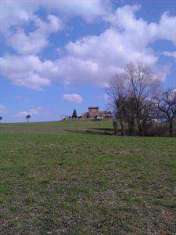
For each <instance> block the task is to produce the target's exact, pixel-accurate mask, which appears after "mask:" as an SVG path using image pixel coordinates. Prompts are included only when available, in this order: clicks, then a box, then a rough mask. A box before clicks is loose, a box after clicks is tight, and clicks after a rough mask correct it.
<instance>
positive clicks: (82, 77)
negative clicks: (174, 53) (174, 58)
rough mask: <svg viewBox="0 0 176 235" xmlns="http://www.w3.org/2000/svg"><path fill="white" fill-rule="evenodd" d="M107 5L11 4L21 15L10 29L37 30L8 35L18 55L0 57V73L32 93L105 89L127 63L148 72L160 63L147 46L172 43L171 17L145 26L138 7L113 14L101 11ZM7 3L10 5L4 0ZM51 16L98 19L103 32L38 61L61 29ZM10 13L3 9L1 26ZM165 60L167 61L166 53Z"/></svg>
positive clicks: (99, 0) (174, 19)
mask: <svg viewBox="0 0 176 235" xmlns="http://www.w3.org/2000/svg"><path fill="white" fill-rule="evenodd" d="M109 2H110V1H108V0H107V1H103V0H87V1H82V0H72V1H70V0H63V1H62V0H60V1H56V0H50V1H49V0H43V1H39V0H35V1H34V0H31V1H29V2H27V1H19V0H17V1H15V4H16V5H15V9H14V12H18V13H19V12H20V15H21V16H20V17H19V16H16V17H17V19H16V20H15V17H14V18H13V17H12V19H14V24H17V21H18V24H19V25H20V26H21V24H22V22H23V24H24V22H28V21H33V22H34V23H35V27H36V28H35V30H33V31H32V32H26V30H25V28H21V27H18V30H17V31H16V32H15V34H12V35H11V37H10V38H9V44H10V45H11V46H12V47H13V48H14V49H15V50H16V52H17V53H18V55H6V56H4V57H0V73H1V74H2V75H3V76H4V77H5V78H8V79H9V80H11V81H12V82H13V83H14V84H17V85H22V86H26V87H29V88H32V89H40V88H42V87H46V86H48V85H50V84H51V83H53V82H55V81H57V82H63V83H66V84H70V83H72V82H74V83H75V82H79V83H80V82H84V83H93V84H98V85H101V86H107V83H108V82H109V79H110V78H111V77H112V76H113V75H114V74H115V73H117V72H119V71H121V70H122V68H123V66H124V65H125V64H127V63H130V62H143V63H145V64H147V65H151V66H153V65H156V64H157V62H158V59H159V57H158V55H156V53H155V51H154V50H153V49H152V43H153V42H156V41H157V40H169V41H170V42H172V43H174V44H175V43H176V31H175V25H176V16H171V15H169V13H164V14H163V15H162V16H161V18H160V20H159V21H158V22H147V21H145V20H144V19H142V18H139V17H137V14H136V13H137V11H139V10H140V7H139V6H129V5H127V6H124V7H119V8H117V9H116V11H114V12H112V11H111V10H110V11H105V9H106V8H105V6H109ZM7 3H8V4H10V3H13V1H12V0H8V1H7ZM13 4H14V3H13ZM6 5H7V4H5V6H6ZM0 6H1V3H0ZM39 6H42V7H44V8H46V9H47V12H49V16H48V17H47V19H45V20H41V19H40V18H39V17H38V16H36V15H35V11H36V9H38V7H39ZM27 9H28V10H27ZM53 9H55V10H53ZM1 11H2V9H1V10H0V12H1ZM52 11H55V12H59V13H58V14H66V13H68V14H70V16H81V17H83V18H84V19H86V20H88V18H89V20H91V19H93V18H94V17H97V16H101V19H102V21H105V22H107V23H108V26H107V28H106V29H105V30H104V32H102V33H100V34H99V35H96V36H94V35H91V36H86V37H83V38H81V39H78V40H77V41H74V42H69V43H68V44H67V45H66V46H65V50H63V51H64V53H62V55H61V56H60V57H58V59H55V60H46V59H44V58H40V57H39V56H38V55H37V53H39V52H40V51H41V50H42V49H43V48H45V47H46V46H47V45H48V37H49V35H50V34H51V33H54V32H57V31H58V30H60V29H61V28H62V26H61V25H62V23H61V21H60V18H59V17H57V16H56V15H53V13H52ZM9 12H10V10H9V9H8V8H7V7H6V8H5V13H4V12H1V13H2V16H1V15H0V22H1V21H2V22H3V21H5V18H6V16H7V15H8V14H9ZM25 13H26V14H25ZM13 14H15V13H13ZM66 15H67V14H66ZM12 16H13V15H12ZM8 21H9V19H8ZM10 23H11V20H10ZM11 25H12V23H11ZM12 36H13V37H12ZM34 54H35V55H34ZM165 55H166V56H171V54H168V52H167V53H165Z"/></svg>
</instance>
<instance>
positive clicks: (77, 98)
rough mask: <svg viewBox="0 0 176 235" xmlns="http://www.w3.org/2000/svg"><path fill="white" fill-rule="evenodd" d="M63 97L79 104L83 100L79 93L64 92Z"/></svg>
mask: <svg viewBox="0 0 176 235" xmlns="http://www.w3.org/2000/svg"><path fill="white" fill-rule="evenodd" d="M63 99H64V100H65V101H69V102H72V103H77V104H81V103H82V102H83V98H82V96H80V95H79V94H64V96H63Z"/></svg>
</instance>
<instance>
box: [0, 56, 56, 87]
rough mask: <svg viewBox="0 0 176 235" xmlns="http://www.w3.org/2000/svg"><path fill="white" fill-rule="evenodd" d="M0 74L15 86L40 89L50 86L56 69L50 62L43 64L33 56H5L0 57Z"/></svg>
mask: <svg viewBox="0 0 176 235" xmlns="http://www.w3.org/2000/svg"><path fill="white" fill-rule="evenodd" d="M0 72H1V74H2V75H3V76H4V77H6V78H8V79H9V80H11V81H12V82H13V83H14V84H16V85H22V86H25V87H29V88H32V89H40V88H42V87H45V86H48V85H50V83H51V78H52V77H53V76H54V74H55V73H57V67H56V66H55V65H54V64H53V63H52V62H51V61H49V60H46V61H44V62H43V61H42V60H40V58H39V57H37V56H33V55H29V56H26V55H25V56H15V55H14V56H11V55H7V56H5V57H0Z"/></svg>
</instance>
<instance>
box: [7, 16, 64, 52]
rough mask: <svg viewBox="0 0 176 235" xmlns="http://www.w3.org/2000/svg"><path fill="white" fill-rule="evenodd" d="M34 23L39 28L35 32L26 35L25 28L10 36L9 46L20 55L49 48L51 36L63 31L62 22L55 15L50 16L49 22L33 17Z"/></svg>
mask: <svg viewBox="0 0 176 235" xmlns="http://www.w3.org/2000/svg"><path fill="white" fill-rule="evenodd" d="M33 21H34V23H35V25H36V27H37V29H36V30H35V31H32V32H29V33H26V32H25V30H24V29H23V28H19V29H18V30H17V32H16V33H12V34H11V35H8V39H7V42H8V44H9V45H10V46H11V47H13V48H14V49H15V50H16V51H17V52H18V53H20V54H35V53H39V52H40V51H41V50H42V49H43V48H45V47H46V46H48V44H49V42H48V37H49V36H50V34H52V33H56V32H57V31H58V30H61V29H62V22H61V21H60V19H59V18H58V17H56V16H54V15H49V16H48V21H47V22H44V21H42V20H41V19H40V18H38V17H33Z"/></svg>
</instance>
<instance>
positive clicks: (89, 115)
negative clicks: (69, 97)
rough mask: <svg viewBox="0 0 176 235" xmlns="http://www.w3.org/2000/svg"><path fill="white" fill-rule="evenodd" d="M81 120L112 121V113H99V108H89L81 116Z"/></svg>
mask: <svg viewBox="0 0 176 235" xmlns="http://www.w3.org/2000/svg"><path fill="white" fill-rule="evenodd" d="M82 118H83V119H96V120H102V119H112V112H110V111H101V110H99V107H89V108H88V112H86V113H84V114H83V115H82Z"/></svg>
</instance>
